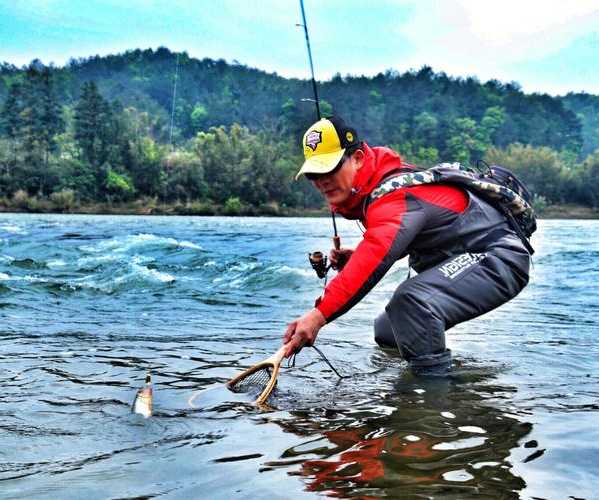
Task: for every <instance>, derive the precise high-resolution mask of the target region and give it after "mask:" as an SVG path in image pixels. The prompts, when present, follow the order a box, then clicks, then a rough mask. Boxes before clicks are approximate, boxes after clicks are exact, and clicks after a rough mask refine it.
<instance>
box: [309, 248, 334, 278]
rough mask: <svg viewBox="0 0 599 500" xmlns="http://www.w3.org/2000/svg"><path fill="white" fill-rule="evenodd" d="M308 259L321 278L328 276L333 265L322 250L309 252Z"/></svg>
mask: <svg viewBox="0 0 599 500" xmlns="http://www.w3.org/2000/svg"><path fill="white" fill-rule="evenodd" d="M308 260H309V261H310V265H311V266H312V269H314V271H316V276H318V277H319V278H320V279H323V278H326V276H327V273H328V272H329V269H330V268H331V266H329V265H327V264H328V258H327V256H326V255H324V254H323V253H322V252H319V251H316V252H312V253H309V254H308Z"/></svg>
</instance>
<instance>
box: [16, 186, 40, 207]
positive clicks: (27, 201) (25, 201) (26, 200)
mask: <svg viewBox="0 0 599 500" xmlns="http://www.w3.org/2000/svg"><path fill="white" fill-rule="evenodd" d="M34 199H35V198H32V197H30V196H29V195H28V194H27V191H25V190H23V189H19V190H18V191H17V192H15V193H14V194H13V195H12V203H13V206H14V207H15V208H20V209H21V210H30V209H31V207H32V205H33V204H34Z"/></svg>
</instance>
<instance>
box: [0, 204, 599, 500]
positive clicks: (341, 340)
mask: <svg viewBox="0 0 599 500" xmlns="http://www.w3.org/2000/svg"><path fill="white" fill-rule="evenodd" d="M339 231H340V234H341V237H342V240H343V243H344V244H345V245H352V244H355V243H356V242H357V241H359V239H360V236H361V233H360V231H359V229H358V228H357V226H356V225H355V224H354V223H350V222H348V221H339ZM330 234H331V227H330V221H329V220H328V219H300V218H293V219H292V218H290V219H283V218H224V217H223V218H221V217H213V218H210V217H139V216H131V217H129V216H87V215H27V214H2V215H0V320H1V321H0V387H1V389H2V390H1V391H0V443H1V444H2V445H1V446H0V498H2V499H12V498H14V499H17V498H18V499H23V498H86V499H89V500H91V499H95V498H98V499H100V498H115V499H116V498H152V497H160V498H210V499H220V498H222V499H231V498H267V497H268V498H273V499H274V498H281V499H289V498H294V499H295V498H315V497H317V496H323V495H324V496H333V497H342V498H348V497H360V498H377V497H382V496H387V497H401V498H459V499H463V498H506V499H509V498H530V499H532V498H588V499H590V498H597V491H599V473H598V470H599V469H598V466H597V464H598V463H599V370H598V368H599V342H598V340H597V334H598V333H599V302H598V299H597V297H599V221H577V220H568V221H562V220H545V221H541V223H540V229H539V231H538V232H537V234H536V235H535V237H534V239H533V241H534V244H535V246H536V247H537V248H538V251H537V254H536V255H535V258H534V268H533V270H532V275H531V283H530V284H529V286H528V287H527V288H526V289H525V290H524V291H523V292H522V293H521V294H520V295H519V296H518V297H516V298H515V299H514V300H513V301H511V302H510V303H508V304H506V305H504V306H502V307H501V308H499V309H497V310H495V311H493V312H491V313H489V314H487V315H485V316H483V317H481V318H478V319H476V320H473V321H471V322H468V323H466V324H462V325H459V326H457V327H455V328H454V329H452V330H450V332H449V333H448V346H449V347H450V348H451V349H452V350H453V353H454V358H455V363H456V366H455V370H454V372H453V375H452V376H451V377H449V378H447V379H442V380H425V379H418V378H414V377H413V376H412V375H410V373H409V372H407V370H406V366H405V364H404V363H403V362H402V360H401V359H400V358H399V357H397V356H395V355H393V354H387V353H385V352H383V351H381V350H380V349H379V348H378V347H376V345H375V343H374V341H373V338H372V320H373V318H374V317H375V316H376V315H377V314H378V312H379V311H380V310H381V309H382V308H383V307H384V305H385V303H386V301H387V300H388V299H389V297H390V295H391V293H392V292H393V290H394V289H395V287H396V286H397V285H398V284H399V283H400V282H401V281H402V280H403V279H404V278H405V277H406V275H407V271H408V270H407V266H406V263H405V262H399V263H397V264H396V265H395V266H394V267H393V268H392V270H391V271H390V272H389V273H388V274H387V275H386V276H385V278H384V279H383V280H382V281H381V282H380V283H379V284H378V285H377V287H376V288H375V289H374V290H373V291H372V292H371V293H370V294H369V295H368V296H367V297H366V298H365V299H364V300H363V301H362V302H361V303H360V304H358V305H357V306H356V307H355V308H354V309H352V310H351V311H350V312H349V313H347V314H346V315H344V316H343V317H341V318H340V319H339V320H337V321H335V322H334V323H332V324H331V325H327V326H326V327H325V328H324V329H323V330H322V331H321V333H320V335H319V338H318V344H317V345H318V346H319V347H320V348H321V349H322V350H323V352H324V353H325V354H326V355H327V357H328V358H329V359H330V360H331V362H332V363H333V364H334V365H335V366H336V367H337V368H338V369H339V370H340V371H342V372H343V373H344V374H347V375H351V377H349V378H347V379H343V380H337V378H336V377H335V375H334V374H333V373H332V372H331V371H330V369H329V368H328V367H327V365H326V364H325V363H323V362H321V361H320V359H319V357H318V356H317V355H316V353H315V352H314V351H313V350H311V349H304V350H303V351H302V352H301V354H300V355H299V356H298V358H297V362H296V365H295V367H290V368H287V367H285V368H283V369H282V373H281V375H280V377H279V384H278V387H277V389H276V391H275V393H274V395H273V397H272V398H271V399H270V400H269V404H270V406H271V407H270V409H264V408H262V409H260V408H256V407H255V406H254V405H252V403H251V399H250V398H248V397H247V396H246V395H243V394H241V395H239V394H233V393H231V392H229V391H227V390H226V389H224V388H223V382H225V381H226V380H228V379H229V378H231V377H232V376H233V375H235V374H236V373H238V372H239V371H240V370H241V369H242V368H244V367H247V366H249V365H251V364H252V363H254V362H257V361H259V360H260V359H262V358H264V357H266V356H268V355H270V354H271V353H273V352H274V351H275V350H276V349H277V348H278V346H279V344H280V341H281V337H282V334H283V331H284V329H285V325H286V323H287V322H288V321H290V320H291V319H293V318H294V317H295V316H296V315H298V314H300V313H302V312H303V311H304V310H306V309H308V308H310V307H311V305H312V303H313V301H314V299H315V297H317V296H318V295H319V294H320V293H321V290H322V282H321V281H320V280H318V279H317V277H316V276H315V275H314V273H313V271H312V269H311V268H310V267H309V265H308V262H307V258H306V256H307V253H308V252H310V251H313V250H316V249H320V250H323V251H324V250H327V249H328V248H329V246H330ZM148 370H149V371H150V372H151V373H152V376H153V382H154V415H153V416H152V417H151V418H148V419H145V418H143V417H142V416H140V415H136V414H132V413H131V412H130V405H131V402H132V400H133V397H134V395H135V392H136V390H137V388H139V387H141V386H142V385H143V381H144V376H145V374H146V372H147V371H148Z"/></svg>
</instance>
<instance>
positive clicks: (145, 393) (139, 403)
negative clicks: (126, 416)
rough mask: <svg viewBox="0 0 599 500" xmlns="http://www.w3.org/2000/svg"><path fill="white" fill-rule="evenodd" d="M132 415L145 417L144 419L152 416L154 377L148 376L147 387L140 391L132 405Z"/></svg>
mask: <svg viewBox="0 0 599 500" xmlns="http://www.w3.org/2000/svg"><path fill="white" fill-rule="evenodd" d="M131 413H137V414H138V415H143V417H144V418H148V417H151V416H152V377H151V376H150V374H149V373H148V374H147V375H146V383H145V386H144V387H142V388H141V389H138V391H137V393H136V394H135V399H134V400H133V404H132V405H131Z"/></svg>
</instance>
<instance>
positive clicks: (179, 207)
mask: <svg viewBox="0 0 599 500" xmlns="http://www.w3.org/2000/svg"><path fill="white" fill-rule="evenodd" d="M0 213H37V214H73V215H75V214H80V215H198V216H236V217H239V216H242V217H243V216H257V217H325V216H328V215H329V212H328V211H327V210H326V209H324V208H321V209H318V208H310V209H298V208H288V207H279V206H278V205H276V204H268V205H264V206H261V207H244V208H242V209H241V210H238V211H231V210H227V209H226V208H225V207H223V206H219V205H209V204H204V203H202V204H197V203H192V204H186V205H183V204H157V203H150V204H145V203H142V202H140V201H137V202H132V203H125V204H110V203H94V204H89V205H77V206H73V207H70V208H62V209H61V208H57V207H56V206H54V205H53V204H51V203H44V202H42V203H39V204H38V205H37V206H35V207H22V206H11V205H7V204H4V205H0ZM538 216H539V218H540V219H599V210H593V209H592V208H590V207H585V206H581V205H551V206H548V207H545V208H543V209H542V210H541V211H539V212H538Z"/></svg>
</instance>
